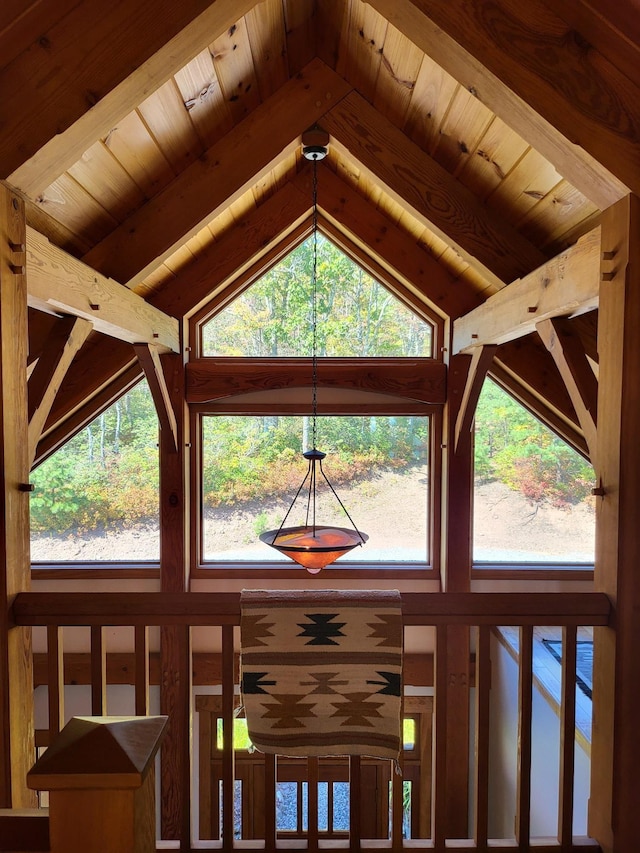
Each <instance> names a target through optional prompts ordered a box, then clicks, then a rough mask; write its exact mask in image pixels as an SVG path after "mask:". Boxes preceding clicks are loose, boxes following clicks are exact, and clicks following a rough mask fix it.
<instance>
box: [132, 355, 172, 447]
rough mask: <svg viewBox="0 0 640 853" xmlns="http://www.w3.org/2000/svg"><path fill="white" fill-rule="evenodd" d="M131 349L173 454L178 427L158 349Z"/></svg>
mask: <svg viewBox="0 0 640 853" xmlns="http://www.w3.org/2000/svg"><path fill="white" fill-rule="evenodd" d="M133 348H134V350H135V351H136V355H137V356H138V361H139V362H140V366H141V367H142V369H143V370H144V375H145V376H146V378H147V383H148V385H149V390H150V391H151V396H152V397H153V402H154V404H155V407H156V413H157V415H158V420H159V422H160V429H161V430H163V431H164V432H165V433H166V435H167V440H168V445H167V446H168V447H170V448H171V449H172V451H173V452H174V453H175V452H176V451H177V450H178V426H177V424H176V416H175V413H174V411H173V406H172V404H171V396H170V394H169V389H168V388H167V380H166V379H165V375H164V371H163V369H162V364H161V362H160V354H159V352H158V348H157V347H154V346H150V345H149V344H134V346H133Z"/></svg>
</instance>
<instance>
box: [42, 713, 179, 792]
mask: <svg viewBox="0 0 640 853" xmlns="http://www.w3.org/2000/svg"><path fill="white" fill-rule="evenodd" d="M167 720H168V717H165V716H158V717H73V718H72V719H71V720H69V722H68V723H67V725H66V726H65V727H64V729H63V730H62V731H61V732H60V734H59V735H58V736H57V737H56V738H55V739H54V741H53V743H52V744H51V746H50V747H49V748H48V749H47V751H46V752H45V753H44V755H43V756H42V757H41V758H39V759H38V761H37V762H36V763H35V765H34V766H33V767H32V768H31V770H30V771H29V773H28V774H27V785H28V786H29V787H30V788H34V789H36V790H38V791H43V790H44V791H51V790H56V789H58V790H62V789H69V788H139V787H140V786H141V785H142V783H143V781H144V778H145V776H146V774H147V772H148V770H149V768H150V767H151V762H152V761H153V758H154V756H155V754H156V752H157V751H158V747H159V746H160V742H161V740H162V737H163V735H164V732H165V728H166V725H167Z"/></svg>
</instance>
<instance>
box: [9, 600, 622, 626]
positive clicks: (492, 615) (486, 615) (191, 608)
mask: <svg viewBox="0 0 640 853" xmlns="http://www.w3.org/2000/svg"><path fill="white" fill-rule="evenodd" d="M402 610H403V619H404V624H405V626H409V625H455V624H463V625H608V624H609V620H610V615H611V603H610V601H609V599H608V597H607V596H606V595H605V594H604V593H598V592H582V593H569V592H566V593H563V592H553V593H544V592H537V593H535V592H534V593H531V592H491V593H483V592H470V593H454V592H448V593H403V594H402ZM12 614H13V623H14V624H15V625H96V626H103V625H239V624H240V595H239V593H233V592H227V593H218V592H216V593H209V592H184V593H166V592H126V593H119V592H118V593H115V592H97V593H91V592H64V593H63V592H58V593H56V592H46V593H41V592H23V593H19V594H18V595H17V596H16V598H15V599H14V602H13V607H12Z"/></svg>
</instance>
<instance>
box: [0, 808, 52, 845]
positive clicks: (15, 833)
mask: <svg viewBox="0 0 640 853" xmlns="http://www.w3.org/2000/svg"><path fill="white" fill-rule="evenodd" d="M50 849H51V844H50V841H49V810H48V809H38V808H32V809H0V850H4V851H11V853H16V851H18V850H29V851H31V853H38V851H49V850H50Z"/></svg>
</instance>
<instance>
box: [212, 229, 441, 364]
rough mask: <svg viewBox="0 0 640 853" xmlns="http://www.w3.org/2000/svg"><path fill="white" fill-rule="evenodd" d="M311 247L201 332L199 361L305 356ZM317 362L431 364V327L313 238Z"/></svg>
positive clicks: (308, 336) (291, 257) (284, 263)
mask: <svg viewBox="0 0 640 853" xmlns="http://www.w3.org/2000/svg"><path fill="white" fill-rule="evenodd" d="M311 273H312V240H311V239H309V240H306V241H305V242H304V243H302V244H301V245H300V246H298V248H297V249H294V250H293V251H292V252H291V253H290V254H289V255H288V256H287V257H286V258H284V260H282V261H281V262H280V263H279V264H277V265H276V266H275V267H274V268H273V269H272V270H270V271H269V272H268V273H266V275H264V276H263V277H262V278H261V279H260V281H258V282H257V283H256V284H254V285H253V286H252V287H251V288H249V289H248V290H247V291H245V292H244V293H243V294H242V295H241V296H239V297H238V298H237V299H235V300H234V301H233V302H232V303H231V304H230V305H228V306H227V307H226V308H225V309H224V310H223V311H222V312H221V313H220V314H218V315H217V316H216V317H214V318H212V319H211V320H210V321H209V322H208V323H206V324H205V325H204V326H203V329H202V352H203V355H205V356H216V355H219V356H254V357H257V356H268V357H271V358H273V357H283V356H309V355H311V351H312V349H311V347H312V345H311V328H312V327H311V282H312V279H311ZM317 280H318V286H317V293H318V299H317V315H318V355H319V356H343V357H346V356H355V357H363V358H365V357H375V356H378V357H384V356H394V357H406V358H415V357H416V356H430V355H431V349H432V337H433V336H432V327H431V326H430V325H429V324H428V323H426V322H425V321H424V320H422V319H421V318H419V317H417V316H416V315H415V314H414V313H413V311H410V310H409V309H408V308H407V307H406V306H405V305H403V304H402V303H401V302H400V301H399V300H398V299H397V298H396V297H395V296H393V295H392V294H391V293H390V292H389V291H388V290H387V289H386V288H385V287H383V286H382V285H381V284H379V283H378V282H377V281H375V280H374V279H373V278H372V277H371V276H370V275H369V274H368V273H366V272H364V270H363V269H362V268H361V267H359V266H358V265H357V264H356V263H354V262H353V261H352V260H351V259H350V258H348V257H347V256H346V255H345V254H344V253H343V252H342V251H341V250H340V249H338V248H337V247H336V246H334V245H333V243H331V242H330V241H329V240H327V239H326V238H325V237H323V236H322V235H321V234H318V277H317Z"/></svg>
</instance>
